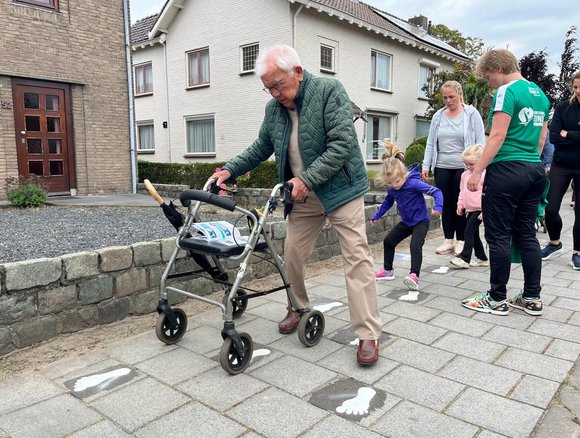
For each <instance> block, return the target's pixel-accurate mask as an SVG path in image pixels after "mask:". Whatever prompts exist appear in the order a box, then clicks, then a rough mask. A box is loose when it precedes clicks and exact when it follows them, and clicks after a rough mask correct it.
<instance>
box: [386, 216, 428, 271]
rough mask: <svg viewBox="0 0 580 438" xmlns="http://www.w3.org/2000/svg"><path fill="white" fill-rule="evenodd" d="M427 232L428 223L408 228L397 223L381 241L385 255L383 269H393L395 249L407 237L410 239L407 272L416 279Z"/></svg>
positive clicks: (420, 223)
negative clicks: (409, 266) (413, 274)
mask: <svg viewBox="0 0 580 438" xmlns="http://www.w3.org/2000/svg"><path fill="white" fill-rule="evenodd" d="M428 231H429V222H428V221H425V222H419V223H418V224H417V225H415V226H414V227H409V226H408V225H405V224H404V223H403V222H399V223H398V224H397V225H395V226H394V227H393V229H392V230H391V231H389V234H387V237H385V240H383V248H384V255H385V260H384V262H385V264H384V267H385V269H386V270H387V271H390V270H391V269H393V260H394V259H395V248H396V247H397V245H398V244H399V243H401V241H402V240H403V239H405V238H407V237H409V236H412V237H411V245H410V249H411V269H410V271H409V272H414V273H415V274H417V277H418V276H419V274H420V273H421V264H422V263H423V244H424V243H425V237H426V236H427V232H428Z"/></svg>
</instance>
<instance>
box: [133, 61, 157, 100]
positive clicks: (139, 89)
mask: <svg viewBox="0 0 580 438" xmlns="http://www.w3.org/2000/svg"><path fill="white" fill-rule="evenodd" d="M145 94H153V67H152V66H151V63H150V62H148V63H146V64H139V65H136V66H135V95H136V96H142V95H145Z"/></svg>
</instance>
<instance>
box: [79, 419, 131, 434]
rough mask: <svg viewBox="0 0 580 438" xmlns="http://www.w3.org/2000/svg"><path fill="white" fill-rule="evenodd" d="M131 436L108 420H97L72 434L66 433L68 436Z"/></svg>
mask: <svg viewBox="0 0 580 438" xmlns="http://www.w3.org/2000/svg"><path fill="white" fill-rule="evenodd" d="M131 436H132V435H129V434H128V433H126V432H124V431H123V429H121V428H120V427H118V426H116V425H114V424H113V423H111V422H110V421H109V420H103V421H99V422H98V423H97V424H93V425H91V426H88V427H85V428H84V429H82V430H79V431H78V432H75V433H73V434H72V435H68V437H70V438H95V437H107V438H128V437H131Z"/></svg>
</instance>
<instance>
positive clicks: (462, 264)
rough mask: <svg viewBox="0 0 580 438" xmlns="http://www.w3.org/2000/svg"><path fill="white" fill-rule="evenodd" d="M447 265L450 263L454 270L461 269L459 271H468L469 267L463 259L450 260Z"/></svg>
mask: <svg viewBox="0 0 580 438" xmlns="http://www.w3.org/2000/svg"><path fill="white" fill-rule="evenodd" d="M449 263H451V264H452V265H453V266H455V267H456V268H461V269H469V266H470V264H469V263H467V262H466V261H465V260H463V259H460V258H459V257H455V258H454V259H451V260H450V261H449Z"/></svg>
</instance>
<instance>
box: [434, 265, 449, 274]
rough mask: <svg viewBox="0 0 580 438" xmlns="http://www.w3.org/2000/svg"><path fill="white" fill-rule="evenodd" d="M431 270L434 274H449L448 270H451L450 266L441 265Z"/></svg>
mask: <svg viewBox="0 0 580 438" xmlns="http://www.w3.org/2000/svg"><path fill="white" fill-rule="evenodd" d="M431 272H433V273H434V274H447V272H449V266H441V267H440V268H437V269H435V270H433V271H431Z"/></svg>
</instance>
